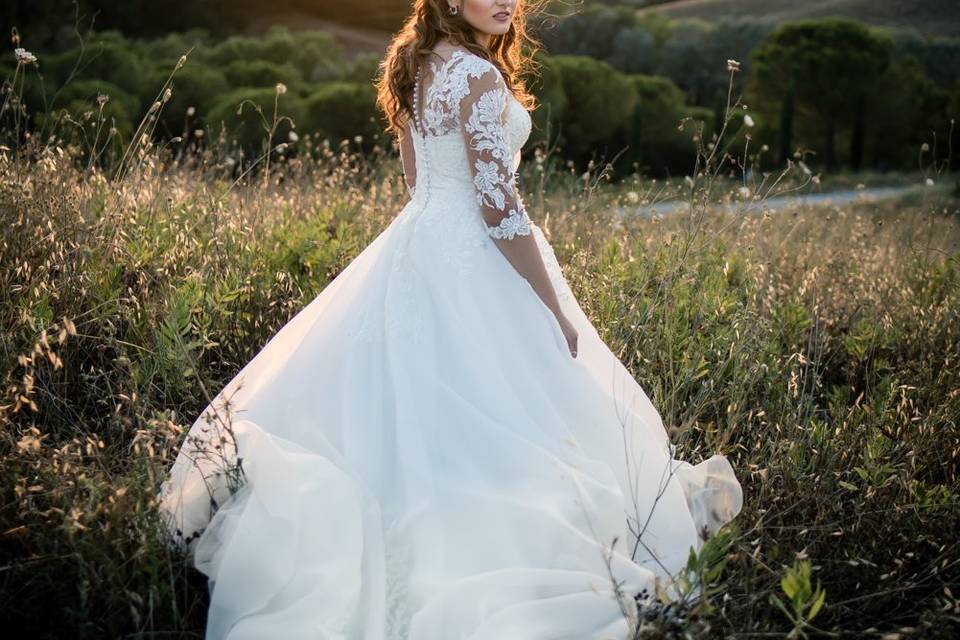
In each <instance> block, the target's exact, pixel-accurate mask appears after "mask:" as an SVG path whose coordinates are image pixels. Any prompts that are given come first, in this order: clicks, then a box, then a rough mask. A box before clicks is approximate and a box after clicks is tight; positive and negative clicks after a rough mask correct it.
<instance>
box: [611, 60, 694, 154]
mask: <svg viewBox="0 0 960 640" xmlns="http://www.w3.org/2000/svg"><path fill="white" fill-rule="evenodd" d="M629 78H630V82H631V84H632V85H633V87H634V90H635V92H636V94H637V102H636V106H635V107H634V109H633V114H632V116H631V121H630V135H629V138H628V142H629V144H630V149H628V150H627V153H626V154H624V158H623V159H624V161H626V162H629V163H633V162H637V163H638V164H639V165H640V166H639V168H640V170H641V171H645V170H646V172H650V170H653V171H654V172H660V171H662V170H663V169H664V168H668V169H670V170H672V171H675V172H679V171H683V170H684V169H685V168H687V167H689V166H691V165H692V164H693V162H694V156H695V154H696V148H695V147H694V146H693V143H692V142H691V141H690V130H689V129H685V130H684V131H679V130H677V126H678V123H679V122H680V119H681V118H683V117H684V116H685V115H695V116H696V119H701V120H704V119H705V120H707V124H706V125H705V126H704V131H711V130H712V125H711V124H710V120H712V117H711V112H710V111H709V110H708V109H702V108H700V109H699V110H697V111H696V112H693V111H691V110H690V109H688V108H687V107H686V105H685V104H684V94H683V91H682V90H681V89H680V87H678V86H677V85H675V84H674V83H673V81H672V80H670V79H668V78H662V77H659V76H647V75H633V76H629Z"/></svg>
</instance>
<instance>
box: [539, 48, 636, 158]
mask: <svg viewBox="0 0 960 640" xmlns="http://www.w3.org/2000/svg"><path fill="white" fill-rule="evenodd" d="M553 64H554V65H555V68H556V69H557V70H558V71H559V74H560V79H561V81H562V83H563V92H564V95H565V96H566V100H567V107H566V109H564V112H563V116H562V117H561V118H560V124H561V125H562V127H563V130H562V141H563V144H564V147H565V149H566V153H565V155H566V156H567V157H570V158H574V159H577V160H581V161H582V160H586V159H589V158H590V157H591V155H592V154H593V153H594V152H597V153H602V154H605V155H606V157H607V159H608V160H609V159H611V158H612V156H613V155H614V154H615V153H616V152H617V151H619V150H620V147H621V146H622V141H623V135H624V134H625V133H626V131H627V130H628V128H629V126H630V117H631V115H632V114H633V110H634V107H635V106H636V102H637V93H636V89H635V88H634V85H633V83H632V82H631V81H630V79H629V78H628V77H627V76H625V75H624V74H622V73H620V72H618V71H617V70H616V69H614V68H613V67H612V66H610V65H609V64H607V63H606V62H601V61H599V60H594V59H593V58H588V57H586V56H554V57H553Z"/></svg>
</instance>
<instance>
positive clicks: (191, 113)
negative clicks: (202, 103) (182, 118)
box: [187, 107, 197, 118]
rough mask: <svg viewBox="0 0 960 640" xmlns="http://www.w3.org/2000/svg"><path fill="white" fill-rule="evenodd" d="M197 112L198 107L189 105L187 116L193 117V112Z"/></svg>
mask: <svg viewBox="0 0 960 640" xmlns="http://www.w3.org/2000/svg"><path fill="white" fill-rule="evenodd" d="M196 112H197V109H196V107H187V117H188V118H192V117H193V114H195V113H196Z"/></svg>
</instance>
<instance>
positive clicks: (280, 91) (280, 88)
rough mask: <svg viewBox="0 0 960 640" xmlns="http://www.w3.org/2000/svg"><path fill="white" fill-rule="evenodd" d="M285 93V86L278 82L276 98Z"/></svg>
mask: <svg viewBox="0 0 960 640" xmlns="http://www.w3.org/2000/svg"><path fill="white" fill-rule="evenodd" d="M286 92H287V85H285V84H283V83H282V82H278V83H277V95H278V96H282V95H283V94H285V93H286Z"/></svg>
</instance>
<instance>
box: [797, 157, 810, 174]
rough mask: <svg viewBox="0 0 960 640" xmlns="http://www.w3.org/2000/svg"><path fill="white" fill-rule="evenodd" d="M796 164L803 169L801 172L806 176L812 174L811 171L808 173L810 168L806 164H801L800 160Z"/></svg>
mask: <svg viewBox="0 0 960 640" xmlns="http://www.w3.org/2000/svg"><path fill="white" fill-rule="evenodd" d="M798 164H799V165H800V168H801V169H803V172H804V173H805V174H807V175H808V176H809V175H810V174H812V173H813V172H812V171H810V167H808V166H807V165H806V163H805V162H803V160H801V161H800V162H799V163H798Z"/></svg>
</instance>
